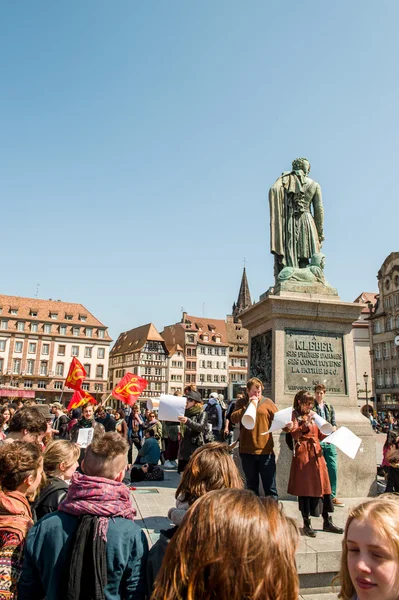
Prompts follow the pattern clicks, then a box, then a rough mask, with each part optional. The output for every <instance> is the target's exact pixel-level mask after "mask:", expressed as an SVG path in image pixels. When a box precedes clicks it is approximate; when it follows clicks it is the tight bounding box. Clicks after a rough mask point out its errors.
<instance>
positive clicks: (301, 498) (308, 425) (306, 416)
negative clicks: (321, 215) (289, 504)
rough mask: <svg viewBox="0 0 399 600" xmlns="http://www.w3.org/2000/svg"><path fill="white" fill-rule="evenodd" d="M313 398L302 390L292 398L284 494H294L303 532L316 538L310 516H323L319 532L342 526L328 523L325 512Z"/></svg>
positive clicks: (326, 489) (325, 482) (327, 491)
mask: <svg viewBox="0 0 399 600" xmlns="http://www.w3.org/2000/svg"><path fill="white" fill-rule="evenodd" d="M313 405H314V397H313V396H312V395H311V394H310V393H309V392H306V391H305V390H301V391H299V392H298V393H297V394H296V395H295V398H294V410H293V413H292V422H293V426H292V429H291V435H292V438H293V440H294V450H293V457H292V463H291V471H290V478H289V482H288V493H289V494H292V495H293V496H298V504H299V510H300V511H301V514H302V518H303V524H304V525H303V533H304V535H306V536H308V537H316V532H315V531H314V529H312V525H311V520H310V517H311V516H313V517H319V516H320V514H322V515H323V531H328V532H330V533H343V529H341V528H340V527H337V526H336V525H334V523H333V522H332V519H331V517H330V516H329V513H332V512H334V505H333V503H332V498H331V485H330V480H329V477H328V471H327V465H326V461H325V459H324V456H323V452H322V450H321V446H320V441H319V440H322V439H324V438H325V437H326V436H325V435H323V434H322V433H321V431H320V430H319V428H318V427H317V425H316V423H315V422H314V414H315V413H314V412H313V411H312V410H311V408H312V407H313Z"/></svg>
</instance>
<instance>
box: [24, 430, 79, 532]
mask: <svg viewBox="0 0 399 600" xmlns="http://www.w3.org/2000/svg"><path fill="white" fill-rule="evenodd" d="M79 455H80V449H79V446H77V445H76V444H74V443H73V442H69V441H68V440H53V441H52V442H50V443H49V444H48V446H47V447H46V449H45V451H44V454H43V469H44V473H45V475H46V478H47V483H46V485H45V486H44V487H42V488H41V489H40V493H39V495H38V496H37V498H36V500H35V502H34V504H33V506H32V512H33V515H34V517H35V520H36V521H38V520H39V519H41V518H42V517H44V516H45V515H47V514H49V513H52V512H54V511H56V510H58V506H59V505H60V503H61V502H62V501H63V500H64V499H65V498H66V495H67V492H68V487H69V486H68V484H69V482H70V480H71V477H72V475H73V474H74V472H75V471H76V469H77V468H78V458H79Z"/></svg>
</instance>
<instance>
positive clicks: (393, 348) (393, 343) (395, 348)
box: [391, 342, 397, 358]
mask: <svg viewBox="0 0 399 600" xmlns="http://www.w3.org/2000/svg"><path fill="white" fill-rule="evenodd" d="M396 353H397V346H396V344H395V342H392V344H391V356H392V358H394V357H395V356H396Z"/></svg>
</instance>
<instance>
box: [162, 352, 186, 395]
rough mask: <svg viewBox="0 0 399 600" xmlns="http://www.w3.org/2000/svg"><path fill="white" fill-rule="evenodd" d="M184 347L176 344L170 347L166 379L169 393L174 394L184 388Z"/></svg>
mask: <svg viewBox="0 0 399 600" xmlns="http://www.w3.org/2000/svg"><path fill="white" fill-rule="evenodd" d="M184 362H185V357H184V348H182V347H181V346H180V345H179V344H176V345H175V346H173V347H172V348H170V349H169V356H168V358H167V361H166V365H167V366H166V380H167V393H168V394H174V393H175V392H181V394H182V395H183V390H184V385H185V384H184Z"/></svg>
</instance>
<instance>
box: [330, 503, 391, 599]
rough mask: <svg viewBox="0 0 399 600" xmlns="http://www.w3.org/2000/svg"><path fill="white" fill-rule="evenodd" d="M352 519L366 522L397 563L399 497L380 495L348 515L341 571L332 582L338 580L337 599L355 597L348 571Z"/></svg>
mask: <svg viewBox="0 0 399 600" xmlns="http://www.w3.org/2000/svg"><path fill="white" fill-rule="evenodd" d="M354 519H358V520H359V521H367V522H368V523H370V524H371V525H374V527H375V528H376V530H377V531H378V532H379V533H380V534H381V536H382V537H383V538H384V539H385V540H386V541H387V543H388V544H389V546H390V547H391V548H392V550H393V551H394V553H395V554H396V558H397V560H398V561H399V497H398V496H396V495H394V494H382V495H381V496H379V497H378V498H371V499H368V500H364V501H363V502H361V503H360V504H358V505H357V506H355V508H353V509H352V510H351V512H350V513H349V517H348V520H347V522H346V526H345V534H344V538H343V540H342V557H341V569H340V572H339V575H338V576H337V577H336V578H335V579H334V582H336V581H337V580H339V582H340V584H341V591H340V593H339V595H338V598H343V600H351V599H352V598H353V597H354V595H355V587H354V585H353V583H352V580H351V578H350V575H349V569H348V548H347V544H346V541H347V539H348V530H349V527H350V525H351V523H352V521H353V520H354Z"/></svg>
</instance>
